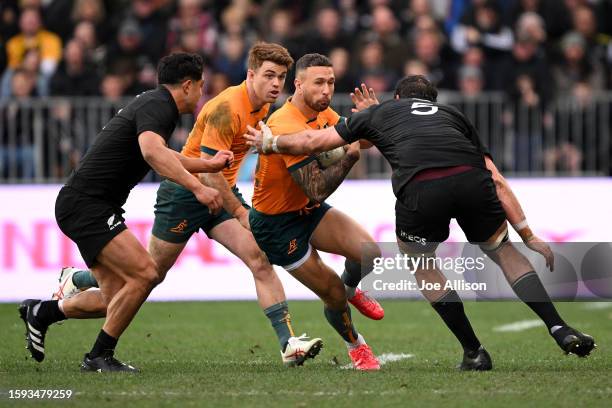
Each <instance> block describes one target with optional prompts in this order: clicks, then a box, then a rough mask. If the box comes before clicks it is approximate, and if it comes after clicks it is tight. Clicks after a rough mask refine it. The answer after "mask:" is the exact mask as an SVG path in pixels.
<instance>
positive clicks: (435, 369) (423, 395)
mask: <svg viewBox="0 0 612 408" xmlns="http://www.w3.org/2000/svg"><path fill="white" fill-rule="evenodd" d="M382 304H383V306H384V307H385V309H386V316H385V318H384V320H382V321H379V322H375V321H370V320H367V319H366V318H364V317H363V316H357V314H358V313H357V312H354V313H353V316H355V320H356V325H357V328H358V329H359V330H360V331H361V332H362V333H363V334H364V336H365V338H366V340H367V341H368V343H369V344H370V345H371V346H372V348H373V350H374V352H375V353H376V354H377V355H381V354H385V353H394V354H404V357H406V358H404V359H402V360H400V361H395V362H389V363H387V364H385V365H384V366H383V368H382V370H381V371H379V372H369V373H363V372H356V371H354V370H348V369H344V368H342V366H345V365H346V364H348V363H349V359H348V356H347V354H346V348H345V346H344V344H343V343H342V342H341V340H340V338H339V337H338V336H337V335H336V334H335V333H334V332H333V331H332V329H331V328H330V327H329V326H328V325H327V323H326V321H325V319H324V317H323V313H322V305H321V303H320V302H314V301H313V302H290V308H291V313H292V318H293V325H294V328H295V330H296V332H298V333H296V334H298V335H299V334H301V333H302V332H307V333H308V334H309V335H312V336H318V337H322V338H323V340H324V343H325V347H324V349H323V350H322V352H321V354H320V355H319V356H318V357H317V358H316V359H315V360H314V361H313V360H309V361H308V362H307V364H306V365H305V366H303V367H298V368H285V367H283V366H282V364H281V361H280V356H279V350H278V345H277V343H276V337H275V336H274V334H273V331H272V329H271V327H270V326H269V323H268V321H267V319H265V317H264V316H263V314H262V313H261V311H260V310H259V308H258V306H257V304H256V303H255V302H190V303H147V304H145V305H144V306H143V307H142V309H141V311H140V313H139V314H138V316H137V317H136V319H135V321H134V322H133V323H132V325H131V327H130V328H129V329H128V331H127V332H126V333H125V334H124V336H123V337H122V339H121V342H120V343H119V347H118V349H117V353H116V355H117V357H118V358H119V359H122V360H124V361H128V362H131V363H132V364H133V365H136V366H138V367H139V368H140V369H141V370H142V373H141V374H139V375H104V374H98V373H80V372H79V363H80V361H81V359H82V357H83V353H85V352H86V351H88V350H89V348H90V347H91V344H92V342H93V340H94V339H95V337H96V335H97V332H98V330H99V328H100V326H101V323H102V321H101V320H89V321H76V320H74V321H68V322H66V323H64V324H63V325H61V326H58V325H55V326H52V327H51V329H50V330H49V332H48V334H47V341H46V351H47V358H46V360H45V361H44V362H43V363H42V364H38V363H36V362H35V361H34V360H32V359H30V358H29V357H28V353H27V351H26V350H25V349H24V345H25V342H24V327H23V323H22V322H21V320H20V319H19V318H18V316H17V305H14V304H2V305H0V328H1V334H0V406H9V405H13V406H25V405H27V406H30V405H33V404H36V405H39V404H43V405H48V406H89V407H99V406H117V407H140V406H142V407H150V406H177V407H187V406H195V407H199V406H215V407H219V406H265V407H266V408H269V407H275V406H298V407H309V406H313V407H319V406H333V407H343V406H350V407H366V406H419V407H423V406H438V407H439V406H442V405H444V406H479V407H480V406H482V405H487V406H495V407H500V406H520V407H526V406H534V407H536V406H537V407H540V406H566V407H579V406H580V407H583V406H584V407H595V406H601V407H604V406H606V407H608V406H610V400H611V399H612V376H611V373H612V353H611V352H610V347H609V346H610V344H612V330H611V328H612V307H609V308H608V307H607V306H612V304H596V306H600V307H592V305H591V307H589V305H590V304H589V303H559V304H558V308H559V309H560V312H561V313H562V315H563V316H564V317H565V319H566V320H567V321H568V322H570V324H572V325H574V326H575V327H577V328H578V329H580V330H583V331H585V332H587V333H590V334H592V335H593V336H594V337H595V338H596V341H597V343H598V345H599V348H598V349H596V350H595V351H594V353H593V354H592V355H591V356H590V357H588V358H586V359H580V358H577V357H576V356H565V355H563V354H562V353H561V351H560V350H559V349H558V348H557V346H556V344H555V343H554V342H553V340H552V338H550V337H549V336H548V335H547V334H546V330H545V328H543V327H534V328H530V329H526V330H523V331H519V332H507V333H500V332H496V331H494V330H493V328H494V327H496V326H499V325H502V324H508V323H513V322H516V321H520V320H531V319H534V318H535V317H534V315H533V314H532V313H531V311H530V310H529V309H528V308H527V307H526V306H524V305H522V304H520V303H515V302H498V303H473V302H467V303H466V309H467V312H468V315H469V316H470V317H471V320H472V323H473V325H474V326H475V330H476V332H477V334H478V335H479V337H480V340H481V341H482V342H483V344H484V345H485V346H486V348H487V349H488V351H489V352H490V353H491V356H492V358H493V364H494V370H493V371H491V372H486V373H461V372H457V371H456V370H455V365H456V364H457V363H458V361H459V359H460V356H461V353H460V348H459V346H458V343H457V342H456V340H455V339H454V337H452V335H451V334H450V332H449V331H448V330H447V329H446V327H445V326H443V323H442V321H441V320H440V319H439V317H438V316H437V315H435V314H434V312H433V310H432V309H431V307H430V306H429V305H428V304H427V303H425V302H421V301H419V302H407V301H384V302H382ZM406 355H412V356H411V357H407V356H406ZM11 389H70V390H72V391H73V392H74V394H73V396H72V398H70V399H69V400H65V401H57V400H30V401H24V400H11V399H9V394H8V390H11Z"/></svg>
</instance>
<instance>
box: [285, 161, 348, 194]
mask: <svg viewBox="0 0 612 408" xmlns="http://www.w3.org/2000/svg"><path fill="white" fill-rule="evenodd" d="M357 160H359V156H354V155H348V154H347V155H346V156H344V157H343V158H342V159H341V160H340V161H338V162H336V163H334V164H332V165H331V166H329V167H327V168H326V169H321V167H320V166H319V164H318V163H317V162H316V161H313V162H311V163H309V164H307V165H306V166H303V167H301V168H299V169H297V170H295V171H293V172H291V177H293V179H294V180H295V181H296V182H297V183H298V184H299V185H300V186H301V187H302V190H304V193H305V194H306V196H308V198H310V199H311V200H312V201H316V202H318V203H321V202H323V201H325V200H326V199H327V197H329V196H330V195H332V193H333V192H334V191H336V189H337V188H338V186H339V185H340V184H341V183H342V181H343V180H344V178H345V177H346V175H347V174H348V173H349V171H350V170H351V168H352V167H353V165H354V164H355V163H356V162H357Z"/></svg>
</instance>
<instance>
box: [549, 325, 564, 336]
mask: <svg viewBox="0 0 612 408" xmlns="http://www.w3.org/2000/svg"><path fill="white" fill-rule="evenodd" d="M562 327H563V326H559V325H556V326H553V327H551V328H550V334H555V332H556V331H557V330H559V329H560V328H562Z"/></svg>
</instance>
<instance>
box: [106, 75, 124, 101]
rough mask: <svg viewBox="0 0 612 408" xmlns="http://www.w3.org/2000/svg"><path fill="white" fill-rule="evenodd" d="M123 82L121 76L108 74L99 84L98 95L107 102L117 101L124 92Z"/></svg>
mask: <svg viewBox="0 0 612 408" xmlns="http://www.w3.org/2000/svg"><path fill="white" fill-rule="evenodd" d="M125 88H126V87H125V82H124V81H123V79H122V78H121V76H119V75H117V74H113V73H108V74H106V75H105V76H104V78H103V79H102V82H101V83H100V93H101V94H102V96H103V97H104V99H106V100H107V101H117V100H119V99H120V98H121V97H122V96H124V92H125Z"/></svg>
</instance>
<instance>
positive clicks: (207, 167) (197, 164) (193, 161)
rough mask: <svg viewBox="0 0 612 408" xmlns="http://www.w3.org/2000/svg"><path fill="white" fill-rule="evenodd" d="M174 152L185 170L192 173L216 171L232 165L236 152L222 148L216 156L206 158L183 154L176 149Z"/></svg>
mask: <svg viewBox="0 0 612 408" xmlns="http://www.w3.org/2000/svg"><path fill="white" fill-rule="evenodd" d="M173 152H174V155H175V156H176V158H177V159H179V161H180V162H181V165H182V166H183V167H184V168H185V170H187V171H188V172H190V173H216V172H218V171H221V170H223V169H224V168H226V167H229V166H231V165H232V162H233V161H234V153H232V152H231V151H229V150H220V151H218V152H217V154H215V156H214V157H212V156H209V157H208V158H206V159H202V158H200V159H197V158H194V157H187V156H183V155H182V154H180V153H179V152H177V151H174V150H173Z"/></svg>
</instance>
